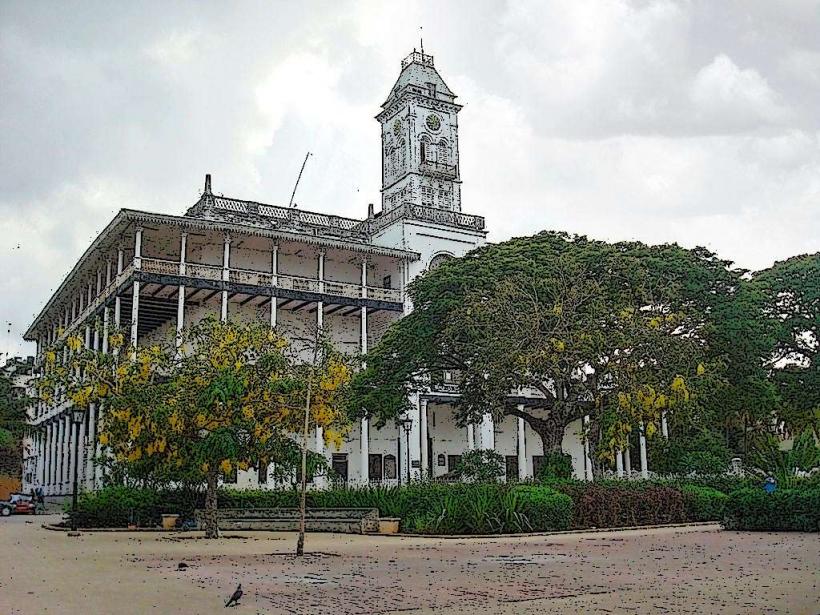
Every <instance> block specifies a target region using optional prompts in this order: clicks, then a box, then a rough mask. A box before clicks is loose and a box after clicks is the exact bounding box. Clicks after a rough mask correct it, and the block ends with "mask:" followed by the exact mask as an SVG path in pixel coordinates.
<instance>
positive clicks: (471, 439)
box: [467, 423, 475, 451]
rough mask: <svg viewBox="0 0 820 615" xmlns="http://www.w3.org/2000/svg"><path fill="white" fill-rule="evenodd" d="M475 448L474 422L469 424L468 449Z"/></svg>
mask: <svg viewBox="0 0 820 615" xmlns="http://www.w3.org/2000/svg"><path fill="white" fill-rule="evenodd" d="M474 449H475V429H474V425H473V424H472V423H468V424H467V450H468V451H472V450H474Z"/></svg>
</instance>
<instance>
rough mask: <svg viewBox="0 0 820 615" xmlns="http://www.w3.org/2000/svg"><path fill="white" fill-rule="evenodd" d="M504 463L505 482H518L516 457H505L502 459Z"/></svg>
mask: <svg viewBox="0 0 820 615" xmlns="http://www.w3.org/2000/svg"><path fill="white" fill-rule="evenodd" d="M504 462H505V463H504V465H505V467H506V470H507V482H512V481H516V480H518V456H517V455H507V456H506V457H505V458H504Z"/></svg>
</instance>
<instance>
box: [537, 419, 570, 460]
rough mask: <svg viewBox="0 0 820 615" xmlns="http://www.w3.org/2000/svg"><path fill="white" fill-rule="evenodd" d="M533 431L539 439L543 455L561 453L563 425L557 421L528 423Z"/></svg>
mask: <svg viewBox="0 0 820 615" xmlns="http://www.w3.org/2000/svg"><path fill="white" fill-rule="evenodd" d="M530 427H532V429H533V431H534V432H535V433H537V434H538V437H540V438H541V444H542V445H543V447H544V454H545V455H547V454H549V453H558V454H560V453H562V452H563V449H562V448H561V441H562V440H563V439H564V425H563V423H562V422H561V421H558V420H555V419H553V420H539V421H536V423H535V424H533V423H530Z"/></svg>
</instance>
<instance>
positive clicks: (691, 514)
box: [681, 485, 729, 521]
mask: <svg viewBox="0 0 820 615" xmlns="http://www.w3.org/2000/svg"><path fill="white" fill-rule="evenodd" d="M681 493H683V499H684V503H685V505H686V517H687V519H688V520H689V521H721V520H723V515H724V513H725V511H726V501H727V500H728V499H729V496H728V495H726V494H725V493H723V492H722V491H718V490H717V489H712V488H711V487H701V486H699V485H684V486H683V487H681Z"/></svg>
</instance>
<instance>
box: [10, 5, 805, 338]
mask: <svg viewBox="0 0 820 615" xmlns="http://www.w3.org/2000/svg"><path fill="white" fill-rule="evenodd" d="M420 25H422V26H423V27H424V30H423V32H424V44H425V49H426V51H427V52H428V53H432V54H434V55H435V58H436V66H437V67H438V69H439V70H440V72H441V74H442V76H443V78H444V79H445V81H446V82H447V83H448V84H449V85H450V87H451V88H452V89H453V90H454V91H455V92H456V94H458V95H459V98H458V102H460V103H462V104H464V105H465V106H464V109H463V110H462V112H461V114H460V117H459V127H460V138H461V142H460V146H461V158H460V160H461V165H462V168H461V176H462V179H463V180H464V184H463V195H462V196H463V207H464V211H465V212H468V213H475V214H479V215H483V216H485V217H486V219H487V225H488V228H489V229H490V239H491V240H493V241H501V240H504V239H506V238H508V237H510V236H512V235H524V234H530V233H533V232H535V231H537V230H541V229H545V228H554V229H562V230H567V231H571V232H577V233H585V234H588V235H592V236H595V237H600V238H604V239H612V240H616V239H627V238H631V239H640V240H643V241H648V242H660V241H678V242H680V243H682V244H684V245H687V246H694V245H697V244H705V245H706V246H707V247H710V248H712V249H713V250H716V251H718V252H719V253H720V254H721V256H724V257H726V258H730V259H734V260H736V261H738V262H739V263H740V264H742V265H743V266H747V267H754V268H760V267H765V266H767V265H769V264H770V263H772V262H773V261H774V260H775V259H782V258H786V257H788V256H790V255H792V254H796V253H800V252H807V251H816V250H818V249H820V239H818V238H820V216H818V215H817V212H818V209H820V205H818V203H820V116H818V114H817V109H818V108H820V88H818V87H817V85H818V83H820V59H819V58H820V40H819V39H818V37H817V36H816V33H817V32H818V31H820V15H818V13H817V11H816V5H815V6H811V3H789V4H787V5H774V4H772V3H768V2H752V3H743V5H742V7H741V6H740V5H738V4H734V3H714V2H708V1H705V0H703V1H702V0H694V1H692V2H685V3H681V2H672V1H671V0H644V1H640V2H638V1H635V2H632V1H627V0H613V1H612V2H599V1H598V0H556V1H549V2H545V1H537V2H535V1H533V2H526V1H515V2H513V1H510V2H506V3H499V2H496V1H494V0H470V1H461V2H455V1H454V2H446V3H442V2H426V1H422V2H414V1H410V2H406V3H403V4H400V5H399V4H395V3H384V2H378V1H376V0H368V1H363V2H335V1H334V2H330V1H327V2H319V3H315V2H314V3H302V4H300V3H278V4H275V5H274V4H269V3H262V2H253V1H252V2H248V3H245V4H242V5H241V8H238V7H237V6H236V5H233V4H225V3H212V4H211V3H200V4H197V5H195V6H194V5H179V4H173V3H172V4H167V3H166V4H161V5H160V4H153V5H152V4H142V3H141V4H131V5H124V4H117V3H105V2H97V3H94V2H90V3H86V4H83V5H77V6H71V7H69V6H57V7H54V6H52V5H41V4H37V3H33V4H32V3H25V4H19V3H18V4H11V3H6V4H4V5H2V7H0V185H2V187H3V190H2V191H0V232H2V236H3V237H4V238H5V241H4V242H3V243H2V246H1V248H2V249H1V250H0V266H2V270H3V271H4V272H8V273H6V274H5V275H4V277H3V278H0V293H2V295H3V297H5V298H6V299H5V300H4V302H3V306H2V309H1V310H0V321H2V322H12V323H13V327H12V339H11V340H3V339H2V336H0V351H2V350H6V349H7V348H9V347H10V348H12V350H13V352H24V351H30V349H29V348H28V347H27V346H26V345H23V344H22V343H21V342H19V341H17V342H15V341H14V340H15V339H18V337H19V335H21V334H22V332H23V331H24V330H25V328H26V327H27V325H28V324H29V323H30V321H31V319H32V318H33V316H34V314H36V313H37V312H38V311H39V310H40V308H41V307H42V306H43V304H44V303H45V302H46V300H47V299H48V297H49V295H50V293H51V291H52V289H55V288H57V286H58V285H59V283H60V282H61V280H62V276H64V275H65V274H66V273H67V272H68V271H69V270H70V269H71V267H72V265H73V264H74V262H75V260H76V259H77V258H78V256H79V255H80V254H81V253H82V252H83V251H84V250H85V248H86V247H87V246H88V244H89V243H90V242H91V240H92V239H93V237H94V236H95V235H96V234H97V233H98V232H99V231H100V230H101V229H102V228H103V227H104V226H105V224H107V222H108V221H109V220H110V218H111V216H113V214H114V212H116V211H117V210H118V209H120V208H121V207H132V208H141V209H149V210H155V211H161V212H167V213H175V214H180V213H182V212H184V211H185V210H186V209H187V208H188V207H189V206H190V205H191V204H192V203H193V202H194V201H195V200H196V199H197V197H198V194H199V191H200V190H201V188H202V179H203V175H204V174H205V173H207V172H210V173H212V174H213V180H214V190H215V191H216V192H220V193H224V194H227V195H232V196H237V197H239V198H248V199H254V200H259V201H263V202H269V203H285V202H287V200H288V199H289V198H290V193H291V191H292V189H293V185H294V182H295V181H296V176H297V174H298V172H299V168H300V166H301V163H302V160H303V159H304V156H305V153H306V152H307V151H311V152H312V153H313V154H314V155H313V157H312V158H311V159H310V161H309V162H308V165H307V167H306V169H305V174H304V176H303V178H302V181H301V183H300V186H299V191H298V193H297V195H296V201H297V202H298V203H299V205H300V207H303V208H305V209H310V210H319V211H327V212H331V213H336V214H340V215H351V216H363V215H364V213H365V211H366V205H367V203H368V202H373V203H379V202H380V194H379V189H380V187H381V186H380V182H381V166H380V165H381V162H380V147H379V127H378V123H377V122H376V121H375V120H374V119H373V117H374V116H375V115H376V114H377V113H378V111H379V108H380V107H379V106H380V105H381V103H382V102H383V101H384V98H385V97H386V95H387V93H388V92H389V90H390V87H391V86H392V85H393V82H394V81H395V79H396V77H397V76H398V73H399V68H400V62H401V59H402V58H403V57H404V56H405V55H406V54H407V53H408V52H409V51H410V50H411V49H412V48H413V47H414V46H418V44H419V41H418V39H419V30H418V26H420ZM18 244H19V245H20V248H19V249H18V248H17V247H16V246H17V245H18Z"/></svg>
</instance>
